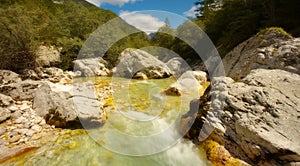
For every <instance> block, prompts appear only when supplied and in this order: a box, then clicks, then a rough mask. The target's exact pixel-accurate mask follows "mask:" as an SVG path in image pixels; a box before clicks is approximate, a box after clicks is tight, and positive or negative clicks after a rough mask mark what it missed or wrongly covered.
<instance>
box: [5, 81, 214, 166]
mask: <svg viewBox="0 0 300 166" xmlns="http://www.w3.org/2000/svg"><path fill="white" fill-rule="evenodd" d="M96 82H97V83H98V84H103V85H107V84H109V83H111V78H97V80H96ZM173 82H174V80H173V79H171V78H170V79H161V80H147V81H138V80H126V79H121V78H113V81H112V83H111V84H112V87H113V89H112V90H113V91H114V93H113V95H112V96H109V97H108V98H110V99H109V100H108V101H112V102H113V103H114V104H113V105H112V106H110V107H106V108H105V109H106V111H107V113H108V117H109V118H108V120H107V122H106V123H105V125H104V126H103V127H101V128H99V129H92V130H88V131H87V133H85V132H84V133H82V132H81V133H80V134H76V135H74V136H70V135H69V134H66V135H63V136H61V137H60V138H59V139H58V140H57V141H56V142H55V143H49V144H48V145H45V146H43V147H41V148H40V149H38V150H37V151H35V152H33V153H29V154H25V155H23V156H20V157H18V158H15V159H12V160H11V161H9V162H8V163H6V164H7V165H19V164H20V165H103V166H123V165H125V166H140V165H143V166H148V165H149V166H153V165H154V166H160V165H161V166H166V165H167V166H168V165H170V166H182V165H188V166H194V165H195V166H198V165H209V162H208V161H207V160H206V158H205V155H204V153H203V152H202V151H201V149H199V148H197V147H196V146H195V145H194V144H192V143H191V142H190V141H186V140H183V139H179V138H180V135H179V134H178V132H177V129H176V128H177V125H178V120H179V118H180V115H182V114H184V113H185V112H186V111H188V108H189V101H190V100H192V99H194V98H197V97H198V96H199V91H198V90H197V89H196V90H194V91H192V92H191V93H189V94H185V95H183V96H181V97H174V96H165V95H164V94H163V93H162V90H163V89H164V88H166V87H167V86H168V85H170V84H171V83H173ZM96 95H97V94H96ZM115 152H117V153H115ZM124 154H125V155H124ZM144 154H148V155H146V156H145V155H144ZM141 155H142V156H141Z"/></svg>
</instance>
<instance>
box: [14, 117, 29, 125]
mask: <svg viewBox="0 0 300 166" xmlns="http://www.w3.org/2000/svg"><path fill="white" fill-rule="evenodd" d="M26 122H27V119H26V118H25V117H23V116H20V117H19V118H17V119H16V120H15V124H21V123H23V124H25V123H26Z"/></svg>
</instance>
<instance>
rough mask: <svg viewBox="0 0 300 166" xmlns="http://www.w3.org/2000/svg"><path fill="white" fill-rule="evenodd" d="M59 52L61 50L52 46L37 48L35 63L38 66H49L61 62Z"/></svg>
mask: <svg viewBox="0 0 300 166" xmlns="http://www.w3.org/2000/svg"><path fill="white" fill-rule="evenodd" d="M60 51H61V48H56V47H54V46H39V47H38V49H37V51H36V63H37V64H38V65H39V66H51V65H52V64H55V63H59V62H61V60H60Z"/></svg>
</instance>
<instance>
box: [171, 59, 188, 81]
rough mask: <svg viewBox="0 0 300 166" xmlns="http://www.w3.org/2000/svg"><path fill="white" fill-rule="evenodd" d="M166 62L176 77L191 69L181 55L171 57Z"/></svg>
mask: <svg viewBox="0 0 300 166" xmlns="http://www.w3.org/2000/svg"><path fill="white" fill-rule="evenodd" d="M166 64H167V66H168V68H169V69H170V70H171V73H172V75H173V76H175V77H176V78H178V77H180V76H181V74H183V73H184V72H186V71H188V70H191V68H190V66H189V65H188V64H187V63H186V61H185V60H184V59H182V58H181V57H174V58H172V59H170V60H169V61H168V62H167V63H166Z"/></svg>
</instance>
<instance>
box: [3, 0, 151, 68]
mask: <svg viewBox="0 0 300 166" xmlns="http://www.w3.org/2000/svg"><path fill="white" fill-rule="evenodd" d="M0 17H1V21H0V38H1V39H2V40H1V42H0V48H1V49H0V54H1V56H2V57H1V58H2V59H3V61H2V62H1V63H0V69H10V70H13V71H16V72H19V73H20V72H22V69H24V68H34V66H35V64H34V63H33V62H34V58H35V57H34V56H35V55H34V54H35V53H34V52H35V50H36V49H37V47H38V46H40V45H53V46H56V47H61V48H62V50H61V52H60V54H61V60H62V63H60V64H56V65H57V66H58V67H60V68H63V69H72V64H71V62H72V61H73V60H74V59H75V58H76V57H77V54H78V52H79V50H80V49H81V46H82V44H83V43H84V41H85V40H86V39H87V38H88V37H89V35H90V34H91V33H92V32H93V31H95V30H96V29H97V28H98V27H99V26H100V25H103V24H104V23H106V22H108V21H109V20H111V19H113V18H116V17H117V15H116V14H115V13H113V12H111V11H108V10H103V9H100V8H98V7H95V6H94V5H92V4H89V3H88V2H86V1H84V0H64V1H62V0H59V1H49V0H30V1H26V0H14V1H9V0H2V1H1V7H0ZM121 21H122V20H121ZM123 23H124V24H125V25H126V26H128V27H129V28H133V27H132V26H131V25H128V24H127V23H125V22H123ZM145 36H146V34H143V33H141V34H137V35H136V37H134V36H133V37H132V36H131V37H128V38H127V39H124V40H125V41H126V42H125V41H124V40H123V41H120V42H118V43H117V44H116V45H115V46H114V47H111V48H110V50H109V51H108V52H107V53H106V54H107V55H106V57H107V58H108V59H116V58H114V56H116V55H118V54H119V52H120V51H121V50H119V48H122V50H123V49H125V48H127V46H126V45H127V44H130V43H131V44H132V42H138V43H139V44H140V45H142V44H143V42H141V40H144V39H145V38H146V37H145ZM138 38H141V40H138ZM139 44H136V45H137V46H138V45H139ZM20 63H22V64H23V65H20Z"/></svg>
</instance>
